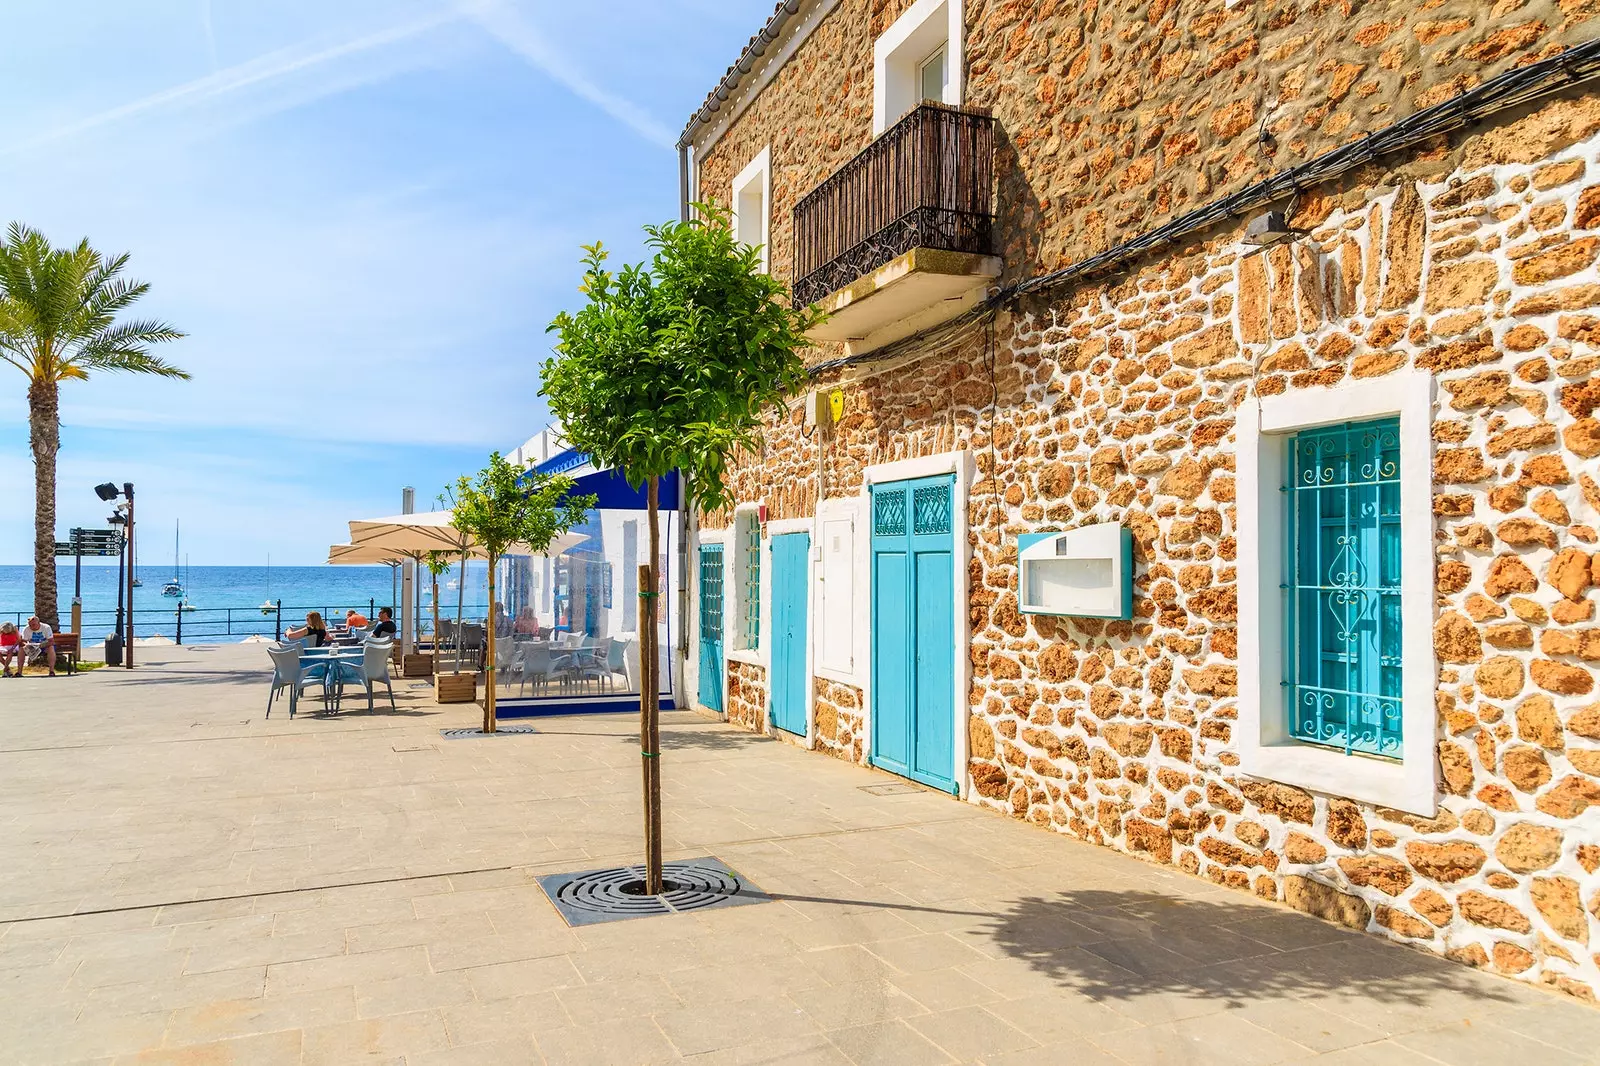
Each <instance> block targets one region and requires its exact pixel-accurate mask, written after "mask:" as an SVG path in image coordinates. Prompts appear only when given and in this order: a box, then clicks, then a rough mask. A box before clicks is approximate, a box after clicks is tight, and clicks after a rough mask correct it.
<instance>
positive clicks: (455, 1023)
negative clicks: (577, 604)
mask: <svg viewBox="0 0 1600 1066" xmlns="http://www.w3.org/2000/svg"><path fill="white" fill-rule="evenodd" d="M158 656H159V658H158ZM268 675H269V670H268V669H267V664H266V658H265V653H264V652H263V651H262V650H261V649H260V648H249V647H246V648H237V647H234V648H218V647H212V648H184V649H167V650H163V651H161V652H157V651H156V650H155V649H151V650H150V652H149V653H148V654H147V655H146V661H145V664H144V665H142V666H141V667H140V669H138V670H136V671H132V672H123V671H118V670H114V669H107V670H101V671H95V672H93V673H90V674H86V675H81V676H79V677H76V678H57V679H53V680H52V679H42V678H41V679H37V680H35V679H31V678H30V679H24V680H22V681H9V680H8V681H6V682H0V1061H4V1062H7V1063H18V1064H25V1063H74V1062H98V1063H113V1064H121V1063H202V1062H204V1063H262V1064H280V1063H285V1064H292V1063H305V1064H313V1063H338V1064H341V1066H342V1064H345V1063H351V1062H363V1063H369V1062H377V1063H385V1062H394V1063H408V1064H461V1063H489V1064H499V1063H524V1062H526V1063H604V1064H608V1066H610V1064H616V1063H677V1062H695V1063H714V1064H720V1063H746V1062H763V1063H776V1062H785V1063H822V1064H826V1063H843V1064H850V1063H854V1064H858V1066H859V1064H867V1063H913V1064H923V1063H946V1062H948V1063H985V1064H989V1066H1000V1064H1003V1063H1055V1062H1062V1063H1069V1062H1070V1063H1075V1064H1079V1066H1099V1064H1123V1066H1130V1064H1146V1063H1152V1064H1153V1063H1173V1064H1179V1066H1201V1064H1205V1063H1212V1062H1216V1063H1227V1064H1229V1066H1246V1064H1254V1063H1260V1064H1273V1063H1312V1062H1314V1063H1318V1064H1321V1066H1340V1064H1344V1066H1351V1064H1358V1063H1359V1064H1382V1063H1389V1062H1393V1063H1407V1064H1421V1066H1434V1064H1439V1063H1444V1064H1449V1066H1469V1064H1474V1063H1485V1062H1493V1063H1495V1064H1496V1066H1501V1064H1504V1063H1506V1062H1508V1061H1516V1060H1518V1059H1521V1060H1527V1061H1536V1062H1537V1063H1538V1064H1539V1066H1558V1064H1563V1063H1584V1062H1589V1063H1593V1062H1597V1061H1600V1052H1597V1051H1596V1049H1597V1048H1600V1011H1596V1010H1594V1009H1592V1008H1589V1007H1586V1006H1583V1005H1581V1004H1578V1003H1575V1002H1572V1001H1568V1000H1564V999H1561V998H1559V997H1557V996H1555V995H1553V994H1550V993H1546V992H1544V991H1542V990H1539V989H1535V988H1530V987H1527V986H1523V985H1520V984H1516V983H1513V982H1510V981H1505V980H1501V979H1499V978H1496V977H1493V976H1491V975H1487V974H1483V973H1479V972H1476V971H1473V970H1469V969H1467V968H1464V967H1461V966H1458V965H1454V964H1451V963H1447V962H1443V961H1441V960H1438V959H1436V958H1434V957H1432V956H1427V955H1423V954H1421V953H1418V952H1413V951H1408V950H1406V949H1404V948H1401V947H1398V946H1394V945H1391V944H1387V943H1382V942H1380V941H1378V940H1376V939H1374V938H1370V937H1365V936H1361V935H1358V934H1354V933H1350V932H1348V931H1347V930H1343V929H1340V928H1336V927H1334V926H1330V925H1326V924H1323V923H1321V922H1318V921H1316V920H1315V919H1311V918H1307V917H1305V916H1302V915H1299V914H1295V913H1293V912H1290V911H1287V910H1284V909H1283V908H1281V907H1278V906H1275V905H1270V904H1264V903H1261V902H1260V901H1257V900H1255V899H1253V898H1251V897H1249V896H1247V895H1243V894H1240V893H1236V892H1232V891H1229V890H1225V889H1221V888H1219V887H1217V886H1214V885H1212V884H1210V883H1208V882H1203V881H1198V880H1195V879H1193V878H1189V877H1187V876H1185V875H1183V874H1182V873H1180V872H1178V871H1176V870H1173V869H1170V868H1166V867H1156V866H1151V865H1148V864H1145V863H1143V862H1140V861H1138V860H1135V859H1133V858H1130V857H1127V856H1123V855H1118V854H1115V853H1112V852H1109V851H1106V850H1104V849H1100V848H1095V847H1092V846H1089V845H1086V844H1082V843H1079V842H1076V841H1073V840H1070V839H1066V838H1062V837H1060V836H1057V835H1055V834H1051V833H1048V832H1044V831H1041V830H1039V829H1036V828H1034V827H1032V826H1028V825H1024V824H1021V823H1018V822H1015V821H1011V820H1008V819H1004V818H1001V817H997V816H994V815H992V814H989V813H987V812H984V811H981V810H978V809H977V808H975V807H971V806H968V805H965V804H961V803H959V802H957V801H954V800H952V799H951V798H949V797H948V796H944V795H941V794H937V793H933V792H929V791H923V790H921V789H916V790H912V791H904V792H903V791H900V790H882V789H872V790H870V791H869V790H866V789H864V788H863V786H874V785H883V784H889V783H893V782H894V781H895V779H893V778H889V777H887V776H886V775H883V774H879V773H876V772H873V771H869V770H863V769H860V768H858V767H854V766H849V765H845V764H843V763H838V762H833V761H831V760H828V759H825V758H822V757H820V756H817V755H814V754H809V753H805V752H801V751H798V750H796V749H794V748H793V747H791V746H789V745H787V744H785V743H780V742H777V741H772V740H767V739H763V738H758V737H753V736H750V735H748V734H745V733H743V732H740V731H737V730H734V729H731V728H729V727H726V726H723V725H721V724H719V723H715V722H712V721H709V720H707V719H704V718H701V717H699V716H696V715H693V714H690V713H686V712H676V713H671V714H668V715H666V716H665V723H664V726H663V747H664V750H665V753H666V755H665V759H664V766H663V771H664V778H665V780H664V795H665V801H666V824H665V846H666V848H667V856H668V858H672V859H679V858H692V857H695V856H699V855H706V854H712V855H715V856H717V857H718V858H719V859H721V860H723V861H724V862H726V863H728V864H729V865H730V866H732V867H733V868H734V869H736V870H738V871H739V872H740V873H741V874H744V875H745V876H747V877H748V878H750V879H751V880H752V881H754V882H755V883H756V884H758V885H760V886H761V888H762V889H763V890H764V891H765V892H767V893H768V894H770V895H771V896H773V897H774V898H773V899H772V900H770V901H768V902H763V903H760V904H759V905H755V906H746V907H740V908H729V909H713V910H710V911H704V912H698V913H687V914H677V915H670V916H665V917H659V918H645V919H637V920H632V921H627V922H619V923H614V924H609V925H599V926H580V927H577V928H569V927H568V926H567V925H566V923H565V922H563V921H562V920H561V918H560V917H559V915H558V914H557V913H556V912H555V910H554V909H553V908H552V907H551V905H550V903H549V902H548V900H546V899H545V897H544V896H543V894H542V893H541V892H540V890H539V888H538V885H537V883H536V879H537V878H538V877H540V876H542V875H547V874H552V873H561V872H569V871H576V870H582V869H590V868H594V867H599V866H605V865H614V864H615V865H620V864H624V863H632V862H636V861H637V860H638V856H639V852H640V829H639V822H640V810H639V800H638V776H639V771H638V746H637V736H636V735H634V734H631V733H630V730H632V729H634V728H635V725H636V720H635V719H634V718H632V717H630V716H627V715H615V716H611V715H608V716H592V717H568V718H560V719H547V720H542V721H541V722H540V723H539V730H540V732H539V734H538V735H537V736H532V737H524V738H518V739H517V741H516V742H515V743H502V742H496V741H492V740H491V741H474V740H445V739H443V738H441V737H440V735H439V730H440V729H448V728H456V727H462V726H470V725H472V724H474V723H475V721H476V716H477V713H478V712H477V710H476V709H475V708H473V707H471V706H466V707H461V706H454V707H441V706H438V705H437V704H435V703H433V702H432V701H431V699H430V698H428V693H427V691H426V690H418V689H410V688H404V687H402V688H400V689H397V696H398V697H399V706H398V708H397V709H395V710H389V709H387V708H385V707H381V706H380V708H378V709H377V710H376V711H375V712H374V713H372V714H368V713H366V711H365V709H364V706H360V705H357V707H358V709H355V710H351V711H347V712H346V713H344V714H341V715H339V716H336V717H334V716H322V715H316V714H303V715H300V716H298V717H296V718H295V719H293V720H290V719H289V718H288V716H287V709H286V708H285V707H284V706H283V705H282V704H279V705H278V706H277V707H275V708H274V709H273V713H272V715H271V717H270V718H267V717H264V715H263V711H264V710H265V696H266V690H267V678H268ZM885 791H887V792H889V793H890V794H882V793H884V792H885Z"/></svg>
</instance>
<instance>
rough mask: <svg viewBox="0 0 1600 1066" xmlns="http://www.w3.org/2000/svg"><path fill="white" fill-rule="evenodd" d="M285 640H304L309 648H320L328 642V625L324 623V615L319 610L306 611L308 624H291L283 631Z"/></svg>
mask: <svg viewBox="0 0 1600 1066" xmlns="http://www.w3.org/2000/svg"><path fill="white" fill-rule="evenodd" d="M283 639H284V640H304V641H305V642H306V647H308V648H320V647H322V646H323V645H324V644H326V643H328V627H327V626H325V625H323V624H322V615H321V614H320V613H319V612H317V611H307V612H306V624H305V625H303V626H298V627H294V626H291V627H290V628H288V629H285V630H284V631H283Z"/></svg>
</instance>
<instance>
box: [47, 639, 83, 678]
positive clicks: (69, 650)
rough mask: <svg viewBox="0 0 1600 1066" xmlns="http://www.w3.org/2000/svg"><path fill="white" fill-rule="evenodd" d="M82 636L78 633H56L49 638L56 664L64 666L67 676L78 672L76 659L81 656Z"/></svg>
mask: <svg viewBox="0 0 1600 1066" xmlns="http://www.w3.org/2000/svg"><path fill="white" fill-rule="evenodd" d="M82 640H83V638H82V635H81V634H78V633H57V634H56V635H55V636H54V637H53V638H51V641H50V642H51V643H52V644H54V645H55V647H56V663H57V665H60V664H62V663H65V664H66V671H67V673H69V674H75V673H77V672H78V659H79V657H80V656H82V654H83V647H82Z"/></svg>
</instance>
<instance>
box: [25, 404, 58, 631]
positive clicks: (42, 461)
mask: <svg viewBox="0 0 1600 1066" xmlns="http://www.w3.org/2000/svg"><path fill="white" fill-rule="evenodd" d="M28 438H29V442H30V443H31V444H32V445H33V613H34V614H37V615H38V616H39V620H40V621H41V622H44V623H45V624H46V625H48V626H50V628H51V629H60V628H61V618H60V607H59V605H58V604H57V602H56V453H57V452H59V451H60V450H61V388H60V386H59V385H57V384H56V383H55V382H54V381H34V382H33V383H32V384H30V385H29V386H28Z"/></svg>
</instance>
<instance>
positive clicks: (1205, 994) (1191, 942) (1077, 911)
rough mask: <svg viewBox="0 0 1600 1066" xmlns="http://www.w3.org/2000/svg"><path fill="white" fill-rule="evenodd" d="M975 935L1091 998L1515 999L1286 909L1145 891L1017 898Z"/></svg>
mask: <svg viewBox="0 0 1600 1066" xmlns="http://www.w3.org/2000/svg"><path fill="white" fill-rule="evenodd" d="M985 932H987V933H989V934H990V935H991V936H992V937H993V939H994V943H995V944H996V945H997V946H999V947H1000V948H1001V949H1003V950H1004V951H1005V952H1006V954H1008V955H1010V956H1012V957H1014V958H1017V959H1021V960H1023V961H1025V962H1027V963H1028V965H1029V966H1031V967H1032V968H1033V969H1034V970H1036V971H1038V972H1039V973H1041V974H1043V975H1045V976H1046V977H1049V978H1050V979H1051V980H1052V981H1054V982H1055V983H1057V984H1058V985H1062V986H1065V987H1070V988H1072V989H1073V990H1074V991H1076V992H1078V993H1079V994H1081V995H1084V996H1087V997H1089V998H1091V999H1094V1000H1120V1001H1131V1000H1138V999H1142V998H1145V997H1157V996H1172V995H1175V996H1180V997H1186V998H1190V999H1204V1000H1209V1001H1213V1002H1217V1003H1220V1004H1225V1005H1227V1006H1229V1007H1239V1006H1243V1005H1245V1004H1247V1003H1250V1002H1253V1001H1256V1000H1261V999H1274V998H1276V999H1287V1000H1295V999H1305V998H1308V997H1311V998H1317V997H1323V996H1329V995H1336V994H1343V995H1348V996H1359V997H1360V998H1361V999H1362V1000H1366V1001H1369V1002H1372V1003H1381V1004H1404V1005H1413V1006H1425V1005H1428V1004H1430V1003H1433V1002H1434V1001H1435V999H1436V997H1437V995H1438V994H1440V993H1456V994H1466V995H1470V996H1473V997H1476V998H1478V999H1484V1000H1491V1001H1495V1002H1505V1003H1514V1002H1520V998H1519V996H1517V995H1514V994H1513V993H1514V992H1515V993H1523V990H1522V989H1520V988H1516V989H1513V988H1511V987H1507V988H1506V989H1505V990H1504V991H1502V990H1501V989H1499V988H1496V987H1494V985H1495V983H1496V982H1494V981H1493V980H1486V979H1485V978H1484V977H1482V976H1481V975H1479V974H1477V973H1476V972H1475V971H1472V970H1469V969H1466V968H1465V967H1463V966H1461V965H1460V964H1459V963H1454V962H1450V961H1447V960H1445V959H1442V958H1437V957H1434V956H1431V955H1425V954H1423V953H1421V952H1416V951H1407V950H1406V949H1405V948H1404V947H1402V946H1401V945H1398V944H1391V943H1386V942H1384V941H1381V940H1379V939H1377V938H1376V937H1373V936H1370V935H1368V934H1364V933H1356V932H1350V931H1347V930H1344V929H1341V928H1338V927H1336V926H1332V925H1329V924H1326V923H1323V922H1319V921H1317V920H1316V919H1314V918H1310V917H1306V916H1304V915H1300V914H1296V913H1294V912H1291V911H1276V910H1272V909H1268V908H1256V907H1248V906H1232V905H1229V904H1226V903H1212V902H1207V901H1203V900H1188V899H1179V898H1174V897H1171V896H1165V895H1161V894H1159V893H1154V892H1140V891H1111V890H1106V889H1087V890H1078V891H1067V892H1062V893H1059V894H1057V895H1054V896H1049V897H1044V896H1029V897H1026V898H1023V899H1020V900H1016V901H1013V902H1011V903H1008V904H1007V905H1006V907H1005V909H1004V910H1003V911H1002V912H1001V913H999V914H997V915H995V916H994V917H993V919H992V924H991V925H990V926H989V927H988V928H987V929H986V930H985ZM1252 934H1254V935H1252ZM1523 994H1525V993H1523Z"/></svg>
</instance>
